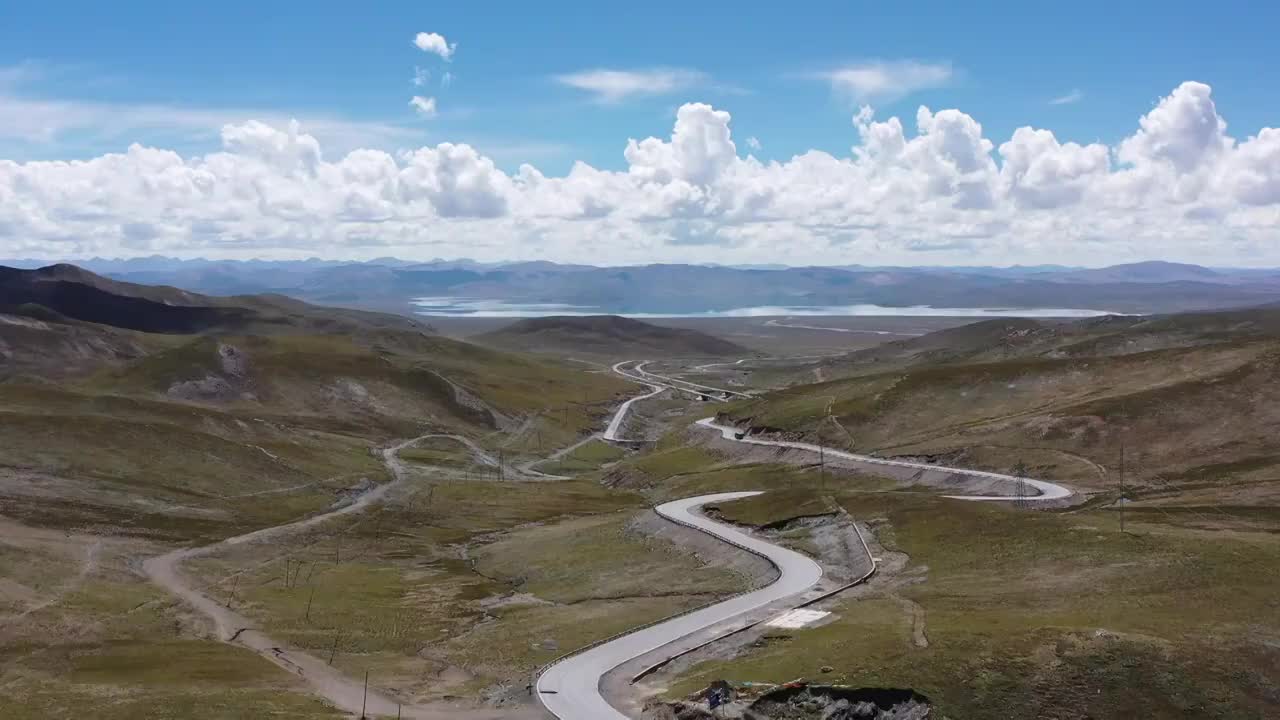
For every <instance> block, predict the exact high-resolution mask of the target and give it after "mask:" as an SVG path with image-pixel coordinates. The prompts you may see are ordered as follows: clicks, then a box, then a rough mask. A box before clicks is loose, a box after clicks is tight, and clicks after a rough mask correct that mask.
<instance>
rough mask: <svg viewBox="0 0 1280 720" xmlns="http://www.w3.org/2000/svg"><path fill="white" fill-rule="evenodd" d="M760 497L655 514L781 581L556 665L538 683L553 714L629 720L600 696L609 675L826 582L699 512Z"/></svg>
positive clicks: (803, 563) (812, 569) (811, 565)
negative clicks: (737, 552) (742, 552)
mask: <svg viewBox="0 0 1280 720" xmlns="http://www.w3.org/2000/svg"><path fill="white" fill-rule="evenodd" d="M759 494H760V493H759V492H733V493H717V494H715V495H702V496H699V497H692V498H686V499H684V500H676V501H673V502H669V503H665V504H663V505H659V506H658V507H657V508H655V510H656V511H657V513H658V514H659V515H661V516H662V517H665V518H667V519H668V520H672V521H674V522H677V523H680V524H682V525H687V526H690V527H694V528H697V529H698V530H701V531H703V532H705V533H708V534H710V535H713V536H715V537H718V538H720V539H722V540H725V541H727V542H730V543H732V544H734V545H737V546H739V547H741V548H744V549H746V550H748V551H750V552H753V553H756V554H757V555H760V556H762V557H765V558H767V559H768V560H769V561H770V562H772V563H773V564H774V565H776V566H777V567H778V570H779V577H778V579H777V580H776V581H775V582H774V583H772V584H771V585H769V586H767V587H763V588H761V589H759V590H754V591H752V592H749V593H745V594H742V595H738V596H736V597H733V598H730V599H728V600H725V601H724V602H722V603H717V604H715V605H712V606H710V607H705V608H702V609H701V610H696V611H694V612H691V613H689V614H687V615H680V616H677V617H674V618H671V619H670V620H665V621H663V622H660V623H658V624H657V625H653V626H652V627H648V628H644V629H641V630H637V631H635V632H632V633H630V634H627V635H623V636H622V637H620V638H617V639H615V640H611V641H609V642H606V643H604V644H602V645H597V646H596V647H594V648H591V649H590V650H587V651H586V652H582V653H579V654H577V655H573V656H570V657H568V658H566V659H564V660H561V661H560V662H558V663H556V664H554V665H552V666H551V667H549V668H547V670H546V671H545V672H543V673H542V675H540V676H539V677H538V682H537V690H538V697H539V699H540V700H541V701H542V704H543V705H544V706H545V707H546V708H547V710H549V711H551V713H552V714H553V715H555V716H556V717H557V718H560V719H561V720H628V718H627V716H626V715H623V714H622V713H620V712H618V711H617V710H616V709H615V708H614V707H613V706H612V705H610V704H609V703H608V702H606V701H605V699H604V697H602V696H601V694H600V679H601V677H602V676H603V675H604V674H605V673H606V672H608V671H610V670H612V669H613V668H615V667H617V666H619V665H621V664H623V663H625V662H627V661H628V660H632V659H634V658H637V657H640V656H641V655H644V654H645V653H647V652H650V651H653V650H657V649H658V648H660V647H662V646H663V645H667V644H670V643H673V642H675V641H676V640H679V639H681V638H683V637H685V636H686V635H690V634H692V633H695V632H697V631H699V630H702V629H703V628H706V627H709V626H711V625H714V624H716V623H719V622H721V621H724V620H729V619H732V618H734V617H737V616H739V615H742V614H743V613H747V612H750V611H752V610H755V609H757V608H760V607H763V606H765V605H768V604H769V603H772V602H774V601H777V600H781V599H782V598H786V597H789V596H792V595H795V594H798V593H801V592H804V591H805V590H808V589H809V588H811V587H813V586H814V585H816V584H817V583H818V581H819V580H820V579H822V568H820V567H819V566H818V564H817V563H815V562H814V561H813V560H810V559H809V558H808V557H805V556H804V555H801V554H800V553H798V552H795V551H793V550H788V549H786V548H783V547H779V546H777V545H773V544H771V543H767V542H765V541H763V540H760V539H758V538H755V537H753V536H751V535H748V534H747V533H745V532H743V531H742V530H739V529H738V528H735V527H733V526H730V525H726V524H724V523H720V522H716V521H715V520H711V519H710V518H708V517H706V516H705V515H703V514H701V513H699V512H697V510H698V508H700V507H701V506H703V505H706V504H708V503H715V502H725V501H728V500H737V499H739V498H745V497H751V496H753V495H759Z"/></svg>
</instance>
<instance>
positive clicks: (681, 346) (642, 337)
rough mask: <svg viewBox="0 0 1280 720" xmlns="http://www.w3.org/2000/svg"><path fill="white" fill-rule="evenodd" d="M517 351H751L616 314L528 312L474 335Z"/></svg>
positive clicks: (720, 353) (618, 354) (659, 354)
mask: <svg viewBox="0 0 1280 720" xmlns="http://www.w3.org/2000/svg"><path fill="white" fill-rule="evenodd" d="M475 340H476V341H477V342H482V343H484V344H486V345H491V346H493V347H499V348H503V349H507V350H518V351H522V352H547V353H565V352H573V353H581V354H584V355H607V356H611V357H671V356H708V357H723V356H730V355H744V356H745V355H750V354H751V351H750V350H748V349H746V348H744V347H742V346H741V345H738V344H736V343H732V342H729V341H728V340H724V339H721V338H718V337H716V336H714V335H709V334H707V333H704V332H700V331H698V330H689V329H684V328H669V327H663V326H659V325H651V324H649V323H646V322H641V321H639V320H632V319H630V318H625V317H620V316H617V315H592V316H586V317H571V316H564V317H560V316H556V317H540V318H528V319H526V320H520V321H517V322H515V323H512V324H511V325H509V326H507V327H504V328H502V329H500V330H496V331H494V332H490V333H485V334H483V335H480V336H477V337H476V338H475Z"/></svg>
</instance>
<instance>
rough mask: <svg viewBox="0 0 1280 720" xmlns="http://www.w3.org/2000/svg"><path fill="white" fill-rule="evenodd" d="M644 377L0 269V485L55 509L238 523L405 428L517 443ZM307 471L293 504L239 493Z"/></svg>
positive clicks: (222, 527)
mask: <svg viewBox="0 0 1280 720" xmlns="http://www.w3.org/2000/svg"><path fill="white" fill-rule="evenodd" d="M629 389H630V385H629V384H628V383H626V382H624V381H622V380H619V379H617V378H613V377H609V376H603V375H598V374H588V373H584V372H583V371H582V370H581V369H580V368H578V367H568V366H565V365H560V364H556V363H554V362H552V361H551V360H549V359H540V358H536V357H531V356H526V355H515V354H509V353H504V352H501V351H498V350H494V349H491V348H486V347H481V346H478V345H473V344H468V343H464V342H460V341H456V340H451V339H448V338H444V337H441V336H439V335H436V334H434V333H432V332H430V328H429V326H427V325H425V324H424V323H422V322H420V321H416V320H413V319H410V318H404V317H400V316H395V315H382V314H378V313H372V312H365V311H355V310H343V309H330V308H322V307H316V306H312V305H307V304H306V303H303V302H300V301H297V300H292V299H289V298H284V297H280V296H240V297H230V298H214V297H208V296H203V295H198V294H195V293H189V292H186V291H182V290H177V289H174V288H166V287H151V286H144V285H136V284H131V283H122V282H118V281H114V280H110V279H107V278H103V277H101V276H97V275H94V274H92V273H89V272H87V271H84V270H82V269H79V268H75V267H72V266H52V267H48V268H42V269H37V270H14V269H9V268H5V269H3V270H0V446H3V447H5V448H6V451H5V453H3V457H0V501H2V502H3V503H4V504H5V506H6V508H7V511H6V512H8V513H9V514H11V515H16V516H19V517H22V518H25V519H27V520H29V521H32V522H36V523H45V522H59V523H62V522H68V521H72V520H74V521H75V522H82V523H87V524H88V525H90V526H104V527H106V526H112V527H114V526H116V525H118V524H121V523H125V524H127V525H129V526H130V527H134V528H135V529H136V531H137V532H139V533H141V534H145V535H151V534H171V533H177V534H178V535H183V534H185V533H195V534H199V535H201V536H214V535H225V534H226V533H230V532H233V531H236V530H241V529H244V528H245V527H246V526H248V527H252V526H253V525H254V524H255V523H259V522H266V521H267V520H270V519H273V518H274V517H275V513H276V512H277V511H279V512H290V513H294V512H297V511H299V510H300V509H301V510H306V509H309V508H312V507H321V506H324V505H326V504H328V503H330V502H332V493H333V491H334V487H333V484H334V483H342V482H354V481H357V480H359V479H360V477H361V476H363V477H367V478H369V479H371V480H374V481H376V480H378V479H381V477H382V474H383V470H382V467H381V464H380V463H379V462H377V461H376V460H375V459H374V458H373V457H372V456H371V455H370V453H369V449H370V448H371V447H376V446H379V445H382V444H384V443H387V442H389V441H391V440H393V439H396V438H405V437H413V436H416V435H420V434H422V433H423V432H424V430H430V429H436V430H438V431H439V432H447V433H453V434H459V435H465V436H469V437H475V438H481V437H487V438H495V437H496V439H490V440H488V441H490V442H497V441H499V440H500V441H501V442H503V443H504V444H505V447H506V448H507V452H508V454H509V456H510V457H518V456H519V455H520V454H521V453H522V452H524V451H525V450H526V446H528V445H530V444H531V443H533V442H534V440H533V439H532V438H534V437H536V438H537V441H538V442H539V443H543V442H545V443H547V444H549V445H551V446H555V445H557V444H565V445H567V444H569V443H571V442H573V441H574V440H576V439H577V438H578V437H579V435H580V434H581V433H582V432H584V431H585V430H586V429H588V428H594V427H597V426H598V425H599V424H600V423H601V422H602V419H603V417H604V416H605V415H607V414H608V412H609V411H610V409H611V407H612V406H613V404H615V403H616V402H617V398H619V397H621V396H623V395H625V394H626V393H627V392H628V390H629ZM567 398H572V399H573V400H574V403H575V404H573V405H572V406H569V404H568V403H567V401H566V399H567ZM553 410H554V411H553ZM298 485H303V486H307V487H311V486H314V489H313V490H311V491H308V492H303V493H300V495H301V496H303V497H301V499H299V500H298V502H299V503H302V504H301V505H295V506H291V507H282V508H274V509H273V508H272V507H270V506H262V505H260V504H254V502H253V501H252V500H248V499H246V500H245V501H243V502H241V501H238V500H237V501H232V500H227V499H226V498H227V497H229V496H233V495H234V496H237V497H239V496H244V497H246V498H250V497H252V496H253V495H254V494H255V493H257V492H260V491H272V490H273V489H276V488H281V487H293V486H298ZM122 503H123V504H122ZM130 503H133V504H138V503H142V505H139V507H143V508H144V510H143V511H141V514H139V511H137V510H136V509H130V506H129V504H130ZM308 503H310V504H308ZM175 513H176V515H175ZM175 517H183V518H188V519H191V518H194V519H192V520H191V523H190V524H189V526H188V527H187V528H186V529H180V528H178V527H176V526H175V525H174V522H175ZM129 518H132V519H129ZM126 521H127V522H126Z"/></svg>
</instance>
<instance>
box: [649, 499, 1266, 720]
mask: <svg viewBox="0 0 1280 720" xmlns="http://www.w3.org/2000/svg"><path fill="white" fill-rule="evenodd" d="M835 493H836V496H835V500H836V501H837V502H838V503H839V505H840V506H841V507H842V508H843V510H844V511H846V512H848V513H849V514H850V515H852V516H853V517H855V518H857V519H859V520H861V521H864V522H866V523H867V524H868V525H869V526H870V527H872V528H873V529H874V531H875V537H876V538H878V540H879V545H881V546H882V547H883V549H882V550H881V549H877V550H876V553H877V554H880V555H883V557H884V560H885V562H884V563H883V564H882V568H881V573H880V574H879V575H878V577H876V579H874V580H873V581H872V582H871V584H870V585H869V586H867V587H866V588H864V589H863V590H862V591H861V592H859V593H858V594H857V595H856V597H853V596H850V597H846V598H844V599H841V600H837V601H834V602H830V603H828V604H825V605H824V606H822V607H823V609H826V610H829V611H833V612H834V613H835V614H834V615H833V616H832V622H830V623H827V624H823V625H819V626H816V627H812V628H805V629H799V630H772V629H771V630H767V631H765V632H764V633H763V634H762V635H761V636H760V637H759V639H756V640H754V641H751V642H749V643H747V644H745V645H743V646H740V649H739V650H738V651H737V652H734V653H732V656H731V657H730V658H728V659H726V658H725V657H724V656H723V654H721V655H720V656H719V657H716V656H711V655H701V656H698V657H697V659H696V660H695V661H694V662H693V664H692V667H689V668H687V669H682V670H680V671H678V672H676V673H674V676H671V677H664V678H662V681H663V682H664V683H666V684H667V687H668V688H669V689H668V690H667V695H668V696H669V697H673V698H675V697H680V696H683V695H685V694H687V693H689V692H692V691H695V690H698V689H700V688H703V687H706V686H707V685H708V684H709V683H710V682H712V681H714V680H718V679H722V678H728V679H731V680H737V679H750V680H752V681H755V682H776V683H780V682H785V681H789V680H793V679H795V678H807V679H809V680H810V681H813V682H821V683H834V684H844V685H850V686H853V687H888V688H911V689H913V690H915V691H916V692H919V693H921V694H923V695H925V696H927V697H928V698H929V699H930V700H931V701H932V703H933V705H934V710H935V712H937V713H939V714H940V715H941V716H944V717H954V718H972V719H973V720H983V719H988V718H989V719H991V720H997V719H1000V720H1003V719H1004V718H1053V719H1056V720H1067V719H1069V718H1081V717H1093V718H1121V717H1124V718H1128V717H1142V718H1154V719H1161V720H1163V719H1170V720H1172V719H1173V718H1185V717H1202V718H1220V719H1222V720H1227V719H1228V718H1230V719H1231V720H1236V719H1257V720H1261V719H1262V718H1267V717H1272V716H1273V715H1274V711H1275V708H1276V698H1277V693H1278V692H1280V653H1278V652H1277V650H1276V647H1277V646H1278V645H1280V635H1277V629H1276V627H1275V623H1274V622H1271V621H1269V620H1265V619H1264V618H1269V617H1271V616H1273V615H1274V600H1273V598H1274V597H1275V594H1276V592H1277V591H1280V586H1277V580H1276V579H1277V578H1280V561H1278V560H1277V558H1280V554H1277V550H1280V546H1278V545H1277V540H1276V535H1275V529H1276V527H1277V525H1276V521H1277V520H1278V519H1280V516H1275V515H1273V516H1272V517H1271V519H1270V521H1269V522H1268V523H1267V524H1265V525H1264V526H1259V527H1256V528H1254V529H1253V530H1252V531H1242V530H1240V529H1239V528H1237V529H1235V530H1233V531H1231V532H1221V531H1218V532H1205V530H1204V529H1199V528H1196V529H1193V528H1187V527H1183V526H1181V525H1180V524H1179V523H1178V522H1177V521H1176V520H1174V521H1170V518H1171V517H1172V515H1171V514H1167V513H1166V514H1154V515H1145V516H1143V517H1142V519H1141V520H1140V521H1138V522H1131V523H1130V524H1129V525H1128V528H1127V532H1125V533H1120V532H1119V530H1118V526H1117V524H1116V521H1115V520H1116V519H1115V513H1114V512H1111V511H1105V510H1096V509H1095V510H1089V511H1086V512H1083V513H1070V514H1056V513H1027V512H1019V511H1018V510H1016V509H1014V508H1009V507H1002V506H993V505H984V504H981V503H964V502H954V501H946V500H942V499H939V498H931V497H927V496H921V495H915V494H893V493H857V492H850V491H847V490H836V491H835ZM738 504H741V505H743V506H744V507H743V508H741V510H740V509H739V508H737V507H736V505H738ZM759 505H760V504H759V503H752V502H751V501H747V502H744V503H727V504H724V505H722V506H721V512H722V514H724V515H725V516H726V517H727V518H729V519H731V520H734V521H737V522H742V523H744V524H758V523H759V522H760V519H768V518H769V516H767V515H766V516H765V518H757V517H756V516H757V515H758V514H759V511H760V510H761V508H760V507H759ZM801 543H802V544H803V541H801Z"/></svg>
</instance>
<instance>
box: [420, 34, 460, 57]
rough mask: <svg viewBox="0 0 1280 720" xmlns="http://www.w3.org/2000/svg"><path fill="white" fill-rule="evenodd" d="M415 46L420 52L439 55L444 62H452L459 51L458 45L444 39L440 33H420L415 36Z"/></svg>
mask: <svg viewBox="0 0 1280 720" xmlns="http://www.w3.org/2000/svg"><path fill="white" fill-rule="evenodd" d="M413 44H414V45H415V46H417V48H418V49H419V50H421V51H422V52H426V53H431V54H433V55H439V56H440V57H441V58H443V59H444V60H446V61H448V60H452V59H453V53H454V52H456V51H457V49H458V43H450V42H449V41H448V40H445V39H444V36H443V35H440V34H439V33H433V32H431V33H429V32H420V33H418V34H417V35H414V36H413Z"/></svg>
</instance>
